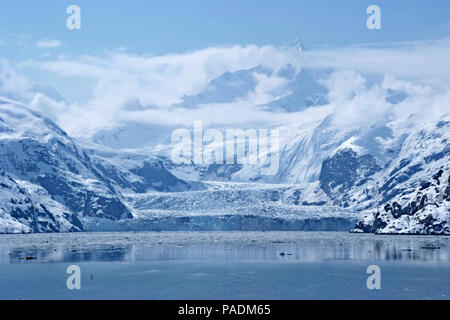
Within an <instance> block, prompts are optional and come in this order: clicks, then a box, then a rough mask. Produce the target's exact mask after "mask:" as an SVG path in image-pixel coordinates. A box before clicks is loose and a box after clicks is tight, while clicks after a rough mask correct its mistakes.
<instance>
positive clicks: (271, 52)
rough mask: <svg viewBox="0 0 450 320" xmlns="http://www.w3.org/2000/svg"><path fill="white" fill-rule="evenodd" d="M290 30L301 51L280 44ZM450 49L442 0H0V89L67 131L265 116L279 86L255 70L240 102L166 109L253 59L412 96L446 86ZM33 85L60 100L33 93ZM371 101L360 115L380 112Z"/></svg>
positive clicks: (344, 87) (449, 9) (349, 85)
mask: <svg viewBox="0 0 450 320" xmlns="http://www.w3.org/2000/svg"><path fill="white" fill-rule="evenodd" d="M71 4H76V5H78V6H79V7H80V8H81V30H69V29H67V28H66V20H67V17H68V14H67V13H66V9H67V7H68V6H69V5H71ZM372 4H376V5H378V6H379V7H380V8H381V26H382V29H381V30H368V29H367V27H366V20H367V17H368V15H367V13H366V9H367V7H368V6H369V5H372ZM296 38H297V39H298V40H299V41H300V42H301V43H302V45H303V47H304V48H305V49H307V50H303V51H301V52H300V51H297V50H294V52H292V50H286V48H280V46H281V45H282V44H283V43H285V42H289V41H292V40H293V39H296ZM286 51H288V52H286ZM449 53H450V1H448V0H434V1H407V0H387V1H384V0H383V1H382V0H370V1H369V0H368V1H366V0H358V1H356V0H354V1H350V0H339V1H338V0H333V1H331V0H328V1H325V0H316V1H300V0H284V1H283V0H277V1H275V0H271V1H268V0H239V1H238V0H226V1H225V0H222V1H218V0H208V1H207V0H189V1H181V0H177V1H174V0H166V1H148V0H145V1H144V0H135V1H128V2H126V1H123V0H108V1H99V0H70V1H66V0H53V1H50V0H39V1H31V0H27V1H23V0H1V1H0V96H7V97H16V96H18V97H20V98H21V99H22V98H23V99H29V100H28V101H27V102H26V103H28V104H29V105H30V107H31V108H32V109H33V110H35V111H38V112H42V113H43V114H45V115H47V116H49V117H51V118H52V119H53V120H55V121H56V122H57V123H58V124H59V125H61V126H62V127H63V128H64V129H65V130H67V131H68V132H69V133H71V134H72V135H75V136H83V135H85V134H86V132H91V133H92V132H96V131H97V130H99V129H101V128H109V127H110V126H114V125H118V124H120V123H122V122H123V121H138V122H145V123H158V124H167V123H170V124H180V123H182V124H187V123H189V124H190V123H192V121H193V119H203V118H202V117H208V119H207V120H208V121H209V120H211V121H215V122H216V123H222V124H230V123H241V122H244V123H246V122H248V121H260V122H269V123H272V122H273V121H274V115H273V114H267V113H266V112H264V111H261V110H260V109H259V108H258V106H259V105H260V104H261V103H262V102H261V101H266V100H267V101H269V100H270V99H272V98H273V99H274V98H275V97H276V96H277V94H278V92H281V91H283V90H284V89H285V87H284V85H285V83H284V82H283V79H280V78H279V77H277V76H276V72H275V73H274V74H273V75H271V76H269V77H266V76H265V75H255V79H257V82H258V85H257V88H256V89H255V90H254V91H251V92H249V93H248V95H247V96H245V97H244V99H243V100H242V99H241V100H239V101H233V102H232V103H231V104H228V105H222V104H219V105H206V106H204V108H199V109H198V110H197V111H193V110H188V111H187V110H184V109H183V108H181V109H171V107H172V106H174V105H177V104H178V103H180V102H182V101H183V98H184V97H185V96H186V95H195V94H198V93H200V92H202V90H204V89H205V88H206V86H207V84H208V83H210V81H212V80H213V79H216V78H217V77H219V76H220V75H222V74H223V73H225V72H227V71H228V72H234V71H237V70H248V69H252V68H254V67H257V66H265V67H269V68H270V69H271V70H279V69H280V68H282V67H283V66H286V64H287V63H290V64H293V65H295V66H296V67H300V68H303V67H307V68H318V69H321V68H325V69H331V70H335V71H337V72H338V76H336V77H334V78H333V79H334V80H333V79H331V80H330V81H331V82H330V84H329V85H330V86H331V87H333V86H336V89H333V90H334V91H333V90H332V91H331V93H332V94H333V95H334V96H335V98H336V97H344V98H345V97H347V94H346V92H347V93H348V92H349V90H350V91H351V90H353V89H354V88H356V89H357V90H359V91H361V92H362V93H364V92H366V88H365V84H364V77H365V76H366V75H370V76H372V75H376V76H377V77H381V78H383V77H386V78H385V79H386V81H387V83H388V85H390V86H391V87H389V88H406V89H405V90H409V91H408V92H411V94H426V93H427V92H429V90H428V89H426V88H425V89H423V88H422V87H421V86H419V87H417V86H416V84H417V83H418V82H420V83H421V84H425V85H429V84H431V85H432V86H433V88H434V87H436V88H438V89H439V90H440V92H450V91H449V90H448V88H450V73H449V72H448V70H450V60H449V58H448V57H449ZM349 70H350V71H351V72H350V73H345V72H347V71H349ZM341 71H342V72H344V73H342V75H340V76H339V74H341V73H340V72H341ZM352 72H354V73H352ZM361 75H363V76H361ZM321 80H324V79H321ZM325 80H326V79H325ZM402 81H407V82H402ZM409 81H411V82H409ZM35 84H40V85H41V87H42V86H47V87H50V88H52V89H54V90H55V91H57V92H58V93H59V94H61V96H62V97H64V99H65V100H64V101H62V102H61V101H60V100H58V99H53V98H54V97H55V96H57V95H54V94H51V91H48V90H47V91H45V92H44V93H43V94H42V92H38V93H36V91H35V89H34V85H35ZM356 89H355V90H356ZM436 90H437V89H436ZM53 93H54V92H53ZM364 94H365V93H364ZM371 94H372V93H370V94H369V96H370V95H371ZM373 94H376V92H375V93H373ZM350 96H351V95H350ZM52 97H53V98H52ZM369 98H370V97H368V98H367V99H368V100H367V101H368V102H367V106H368V107H369V109H368V110H366V111H365V112H366V113H367V112H378V110H381V111H380V112H382V111H383V110H384V109H383V108H381V109H380V108H378V109H377V108H375V107H374V108H372V107H371V105H372V104H371V101H370V99H369ZM336 99H337V98H336ZM432 99H434V96H433V95H432ZM338 100H339V99H338ZM434 100H436V99H434ZM434 100H433V101H434ZM336 101H337V100H336ZM336 101H335V102H336ZM364 101H366V100H364ZM442 101H448V98H447V96H445V97H443V98H442ZM345 102H346V103H347V101H345ZM336 103H337V104H340V102H339V101H337V102H336ZM350 105H352V104H351V103H350ZM418 105H420V106H422V104H419V103H418ZM441 105H444V104H443V103H442V104H440V103H439V106H441ZM130 106H131V107H132V108H131V109H132V110H134V111H132V110H130ZM358 106H360V104H359V103H358ZM140 107H145V108H143V109H144V110H138V109H139V108H140ZM409 107H410V106H408V108H409ZM447 108H448V107H447ZM372 109H373V110H372ZM232 110H235V111H232ZM344 114H346V115H347V113H344ZM188 115H189V116H188ZM277 116H278V117H279V120H280V121H285V120H286V119H296V118H295V117H294V118H292V115H291V114H287V115H286V114H283V113H280V114H278V115H277ZM373 118H379V117H378V116H377V115H376V114H375V115H374V116H373Z"/></svg>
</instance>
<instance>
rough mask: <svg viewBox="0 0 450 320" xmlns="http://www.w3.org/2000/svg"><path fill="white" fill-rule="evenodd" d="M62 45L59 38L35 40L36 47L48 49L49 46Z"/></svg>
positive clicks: (56, 46)
mask: <svg viewBox="0 0 450 320" xmlns="http://www.w3.org/2000/svg"><path fill="white" fill-rule="evenodd" d="M61 45H62V43H61V41H59V40H49V39H44V40H38V41H36V47H38V48H39V49H49V48H58V47H60V46H61Z"/></svg>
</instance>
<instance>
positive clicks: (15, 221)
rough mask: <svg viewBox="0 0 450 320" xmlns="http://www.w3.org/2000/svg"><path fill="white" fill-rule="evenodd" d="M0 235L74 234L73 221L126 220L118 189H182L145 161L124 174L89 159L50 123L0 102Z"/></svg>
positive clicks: (78, 225) (20, 107)
mask: <svg viewBox="0 0 450 320" xmlns="http://www.w3.org/2000/svg"><path fill="white" fill-rule="evenodd" d="M0 152H1V157H0V169H1V179H2V183H1V185H0V187H1V189H0V198H1V199H2V201H1V203H0V212H1V221H2V223H0V232H43V231H46V232H50V231H80V230H83V226H82V225H81V223H80V222H79V220H78V218H79V217H82V216H84V217H86V216H88V217H97V218H105V219H110V220H118V219H126V218H132V213H131V211H130V209H129V208H128V207H127V205H126V204H125V203H124V202H123V200H122V195H121V192H120V190H121V189H122V188H130V189H131V190H134V191H137V192H139V191H147V190H164V191H166V190H183V188H186V186H187V184H186V183H185V182H184V181H181V180H179V179H177V178H176V177H174V176H173V175H171V174H170V173H169V172H168V171H166V170H165V169H164V168H163V167H162V165H161V164H160V162H158V161H157V160H152V159H146V161H143V162H142V166H131V167H130V168H129V171H124V172H122V171H120V169H118V168H116V167H114V166H113V165H110V164H109V163H108V162H107V161H105V160H99V159H98V158H91V157H90V156H89V155H88V150H87V149H86V150H85V149H83V148H82V147H80V146H79V145H78V144H77V143H76V142H75V141H74V140H73V139H72V138H70V137H69V136H68V135H67V134H66V133H65V132H64V131H63V130H62V129H61V128H59V127H58V126H57V125H56V124H55V123H53V122H52V121H51V120H49V119H47V118H45V117H42V116H41V115H39V114H36V113H34V112H32V111H30V110H29V109H28V108H27V107H25V106H23V105H21V104H19V103H16V102H13V101H10V100H5V99H2V100H0Z"/></svg>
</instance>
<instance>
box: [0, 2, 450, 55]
mask: <svg viewBox="0 0 450 320" xmlns="http://www.w3.org/2000/svg"><path fill="white" fill-rule="evenodd" d="M70 4H77V5H79V6H80V8H81V13H82V29H81V30H76V31H75V30H68V29H67V28H66V27H65V21H66V18H67V16H68V15H67V14H66V12H65V11H66V8H67V6H68V5H70ZM370 4H377V5H379V6H380V8H381V14H382V30H373V31H369V30H368V29H367V28H366V24H365V21H366V18H367V14H366V12H365V11H366V8H367V6H368V5H370ZM449 36H450V1H448V0H435V1H407V0H395V1H393V0H388V1H381V0H370V1H366V0H358V1H356V0H354V1H350V0H340V1H324V0H316V1H299V0H284V1H283V0H277V1H267V0H226V1H211V0H190V1H181V0H177V1H174V0H166V1H148V0H145V1H144V0H135V1H127V2H125V1H120V0H109V1H99V0H94V1H93V0H85V1H80V0H78V1H77V0H71V1H65V0H53V1H50V0H40V1H30V0H28V1H23V0H2V1H1V2H0V40H1V41H2V42H1V43H2V45H1V46H0V53H1V56H2V57H6V58H8V59H10V60H15V59H23V58H28V57H34V58H35V57H38V56H39V55H41V54H43V51H44V50H42V49H37V48H35V47H34V46H33V45H34V44H36V41H39V40H43V39H47V40H49V39H51V40H53V39H56V40H59V41H60V42H61V44H62V45H61V46H60V47H59V48H54V50H53V51H51V52H52V53H58V54H60V53H70V54H75V55H79V54H98V53H99V52H102V51H104V50H114V49H117V48H126V49H127V51H128V52H132V53H136V54H166V53H174V52H184V51H190V50H195V49H201V48H206V47H209V46H212V45H218V44H220V45H229V44H239V45H247V44H256V45H265V44H270V45H275V46H277V45H280V44H281V43H283V42H285V41H289V40H291V39H294V38H298V39H299V40H300V41H301V42H302V44H303V45H304V46H305V47H306V48H316V47H320V46H344V45H348V44H354V43H371V42H398V41H410V40H426V39H440V38H445V37H449ZM18 42H19V43H20V45H18ZM47 54H49V53H47Z"/></svg>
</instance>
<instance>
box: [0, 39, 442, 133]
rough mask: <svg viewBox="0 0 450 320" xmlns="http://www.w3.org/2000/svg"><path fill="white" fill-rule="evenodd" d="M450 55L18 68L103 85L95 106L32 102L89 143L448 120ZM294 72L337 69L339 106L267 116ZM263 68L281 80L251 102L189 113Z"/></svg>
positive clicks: (213, 58)
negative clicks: (204, 129) (254, 128)
mask: <svg viewBox="0 0 450 320" xmlns="http://www.w3.org/2000/svg"><path fill="white" fill-rule="evenodd" d="M449 52H450V41H449V40H447V39H444V40H440V41H428V42H413V43H399V44H394V45H392V44H391V45H379V46H361V45H360V46H351V47H345V48H328V49H320V50H312V51H299V50H290V49H286V48H281V49H280V48H275V47H273V46H262V47H259V46H255V45H249V46H229V47H210V48H206V49H203V50H198V51H193V52H187V53H181V54H170V55H163V56H152V55H135V54H129V53H124V52H123V51H118V52H117V51H112V52H106V53H105V54H103V55H101V56H94V55H84V56H75V57H68V56H59V57H58V58H57V59H50V60H45V59H42V60H28V61H25V62H23V63H21V64H19V65H18V66H17V67H18V68H20V69H21V70H34V71H37V72H42V73H47V74H52V75H53V76H55V77H56V78H57V79H58V78H59V79H70V78H77V79H79V80H80V79H81V81H86V82H87V81H89V82H92V83H93V86H92V88H91V89H90V90H91V92H90V99H89V101H88V102H86V103H81V102H79V101H73V102H72V103H67V102H65V101H56V100H55V99H52V98H51V97H48V96H47V95H46V94H45V93H42V92H35V93H32V98H30V102H29V103H30V105H31V106H32V108H33V109H35V110H36V111H39V112H42V113H44V114H46V115H47V116H50V117H51V118H53V120H55V121H56V122H57V123H58V124H59V125H61V126H62V127H63V128H64V129H65V130H66V131H68V133H69V134H72V135H74V136H78V137H85V136H92V135H93V134H95V133H96V132H98V131H99V130H103V129H110V128H114V127H116V126H120V125H123V124H124V123H126V122H138V123H145V124H162V125H170V126H192V123H193V121H194V120H203V121H204V122H205V123H212V124H217V125H226V126H235V127H242V126H245V125H248V124H251V123H259V124H261V125H262V126H266V127H269V126H277V125H282V124H285V123H302V122H305V121H313V120H317V119H320V118H323V117H325V116H327V115H330V114H332V115H333V119H334V121H335V122H336V124H337V125H342V126H352V125H355V126H357V125H368V126H370V125H372V124H374V123H379V122H383V121H386V120H387V119H393V118H395V117H401V116H403V115H405V114H406V115H409V114H412V113H421V112H422V113H424V115H425V116H427V117H431V116H439V115H442V114H444V113H446V112H448V111H447V110H448V101H449V100H448V98H449V89H448V87H449V86H448V84H449V82H450V80H449V72H448V70H450V60H449V59H448V53H449ZM288 63H290V64H292V65H294V66H296V67H297V68H298V69H300V68H302V67H307V68H329V69H332V70H334V71H333V72H331V73H329V74H327V75H326V76H324V78H323V79H322V82H323V84H324V85H325V86H326V87H327V88H328V90H329V101H330V104H329V105H327V106H324V107H314V108H311V109H310V110H307V111H305V112H298V113H283V112H270V111H268V110H265V109H263V108H261V106H260V105H261V104H264V103H267V102H268V101H271V100H273V99H275V98H276V97H277V96H278V95H279V94H280V93H281V92H283V90H284V88H285V85H286V83H285V82H284V80H283V78H280V77H278V76H276V71H277V70H280V68H282V67H283V66H285V65H286V64H288ZM4 64H5V65H7V63H6V62H4ZM258 66H264V67H267V68H269V69H271V70H274V73H273V74H272V75H267V74H264V73H258V72H255V73H254V78H255V81H256V87H255V89H254V90H253V91H251V92H249V94H248V96H246V97H244V98H239V99H236V100H235V101H233V102H227V103H208V104H205V105H202V106H200V107H199V108H196V109H189V108H185V107H183V106H180V105H179V103H180V102H182V101H183V97H184V96H187V95H195V94H198V93H200V92H202V91H203V90H205V88H206V86H207V85H208V83H210V81H212V80H213V79H215V78H217V77H219V76H220V75H222V74H224V73H225V72H227V71H228V72H234V71H238V70H244V69H251V68H255V67H258ZM8 68H9V77H6V78H5V76H4V74H2V75H1V79H2V80H1V87H0V88H1V91H2V94H3V92H9V94H11V92H13V91H14V90H16V91H20V90H22V91H24V90H25V89H26V88H27V87H29V83H28V81H27V80H26V79H25V78H23V77H21V76H19V75H18V74H17V73H15V72H14V71H13V70H12V69H11V67H8ZM367 73H370V74H378V75H381V76H382V77H381V78H382V79H384V80H383V81H382V82H380V83H377V84H376V85H369V84H368V82H367V80H366V75H365V74H367ZM12 74H13V76H11V75H12ZM13 79H14V80H13ZM55 88H56V89H57V90H58V89H59V88H58V87H57V86H55ZM66 89H67V88H66ZM69 89H70V88H69ZM389 90H397V91H402V92H405V93H407V95H408V98H407V99H406V100H405V101H402V102H400V103H398V104H396V105H393V104H391V103H389V102H388V101H386V97H387V95H388V92H389ZM424 110H433V112H432V113H430V112H424Z"/></svg>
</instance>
